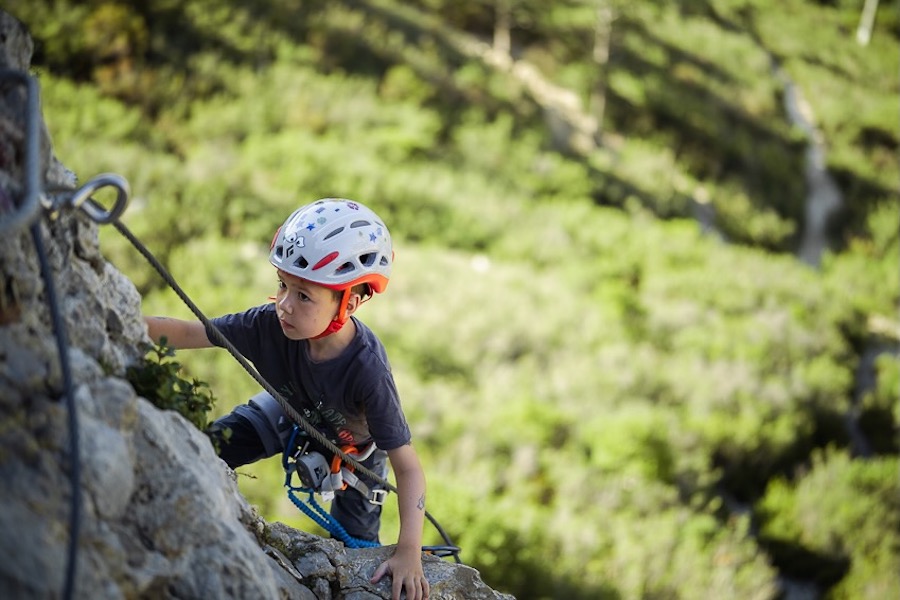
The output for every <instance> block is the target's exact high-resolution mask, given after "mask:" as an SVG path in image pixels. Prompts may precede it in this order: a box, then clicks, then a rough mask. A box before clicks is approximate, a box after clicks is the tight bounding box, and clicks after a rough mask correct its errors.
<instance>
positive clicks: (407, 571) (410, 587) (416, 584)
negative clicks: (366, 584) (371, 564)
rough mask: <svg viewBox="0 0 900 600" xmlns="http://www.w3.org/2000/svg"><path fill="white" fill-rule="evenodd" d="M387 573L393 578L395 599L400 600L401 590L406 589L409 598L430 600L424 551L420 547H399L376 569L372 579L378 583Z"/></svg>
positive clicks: (392, 588) (392, 586)
mask: <svg viewBox="0 0 900 600" xmlns="http://www.w3.org/2000/svg"><path fill="white" fill-rule="evenodd" d="M385 575H390V576H391V578H392V585H391V598H393V600H400V592H401V591H403V590H405V591H406V598H407V600H428V591H429V589H428V587H429V586H428V580H427V579H425V571H424V569H423V568H422V553H421V550H419V549H418V548H417V549H416V551H415V552H412V551H404V550H401V549H400V548H397V551H396V552H394V555H393V556H392V557H390V558H389V559H388V560H386V561H384V562H383V563H381V565H380V566H379V567H378V568H377V569H375V573H374V574H373V575H372V579H371V580H370V581H371V582H372V583H378V582H379V581H381V578H382V577H384V576H385Z"/></svg>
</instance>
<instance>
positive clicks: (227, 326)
mask: <svg viewBox="0 0 900 600" xmlns="http://www.w3.org/2000/svg"><path fill="white" fill-rule="evenodd" d="M210 323H211V324H212V325H213V326H215V327H216V329H218V330H219V331H220V332H221V333H222V335H224V336H225V338H226V339H227V340H228V341H229V342H231V343H232V344H233V345H234V346H235V348H237V350H238V352H240V353H241V354H242V355H244V356H245V357H246V358H248V359H250V360H251V361H253V360H255V358H256V357H258V356H260V355H261V354H262V353H263V350H264V348H265V344H266V342H267V341H268V342H269V344H271V341H272V340H273V339H277V338H276V337H274V334H280V333H281V332H280V331H278V330H277V328H278V319H277V317H276V315H275V305H274V304H264V305H262V306H257V307H254V308H251V309H249V310H246V311H244V312H240V313H233V314H229V315H223V316H221V317H216V318H214V319H210ZM206 337H208V338H209V340H210V342H212V343H213V344H214V345H216V346H220V347H222V346H224V344H221V343H220V342H219V340H217V339H216V337H215V335H214V334H213V333H212V332H211V327H207V328H206Z"/></svg>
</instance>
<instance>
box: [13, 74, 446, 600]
mask: <svg viewBox="0 0 900 600" xmlns="http://www.w3.org/2000/svg"><path fill="white" fill-rule="evenodd" d="M4 79H13V80H15V81H17V82H18V83H20V84H22V85H24V86H25V88H26V91H27V95H28V98H27V114H26V157H25V171H26V173H25V184H26V185H25V187H26V189H25V200H24V201H23V202H22V204H21V206H18V207H15V210H14V211H13V212H12V214H11V215H9V214H0V217H2V218H0V235H2V234H4V233H6V232H8V231H12V230H14V229H18V228H24V227H27V226H30V227H31V231H32V237H33V238H34V245H35V248H36V251H37V253H38V258H39V261H40V264H41V273H42V276H43V278H44V280H45V287H46V290H47V302H48V304H49V305H50V312H51V320H52V324H53V328H54V331H55V334H56V339H57V349H58V353H59V355H60V363H61V370H62V374H63V385H64V391H65V399H66V403H67V408H68V416H69V422H68V427H69V429H70V435H69V444H70V449H69V450H70V456H71V457H72V460H73V466H72V469H71V472H70V483H71V486H72V503H71V511H70V537H69V550H68V561H67V568H66V579H65V589H64V593H63V598H65V599H68V598H71V597H72V596H73V594H74V582H75V569H76V564H77V558H78V554H77V551H78V537H79V529H80V518H81V495H80V493H79V491H80V463H79V461H78V458H77V457H78V456H79V450H78V421H77V411H76V406H75V403H74V383H73V379H72V375H71V367H70V365H69V362H68V339H67V336H66V332H65V322H64V320H63V319H62V316H61V312H60V310H59V302H58V300H57V298H56V292H55V286H54V282H53V278H52V272H51V269H50V266H49V262H48V261H47V257H46V251H45V250H44V246H43V239H42V236H41V231H40V222H39V221H38V219H37V217H38V214H39V211H40V208H41V207H43V208H44V210H45V211H46V213H47V214H48V215H49V217H50V218H51V219H53V218H56V217H57V216H58V215H59V213H60V212H61V211H63V210H68V209H80V210H82V211H83V212H84V213H85V214H86V215H87V216H88V217H89V218H90V219H92V220H93V221H94V222H96V223H97V224H112V225H113V227H115V228H116V230H117V231H119V233H121V234H122V236H123V237H125V238H126V239H127V240H128V241H129V242H130V243H131V245H132V246H134V248H135V249H136V250H137V251H138V252H139V253H140V254H141V255H142V256H143V257H144V258H145V259H146V260H147V262H148V263H150V265H151V266H152V267H153V268H154V270H156V272H157V273H158V274H159V275H160V277H162V279H163V280H164V281H165V282H166V283H167V284H168V285H169V287H171V288H172V290H173V291H174V292H175V293H176V295H177V296H178V297H179V298H180V299H181V300H182V302H184V303H185V305H186V306H187V307H188V308H189V309H190V310H191V312H192V313H193V314H194V315H195V316H196V317H197V318H198V319H199V320H200V322H201V323H203V325H204V326H205V328H206V331H207V332H208V334H209V335H210V336H211V337H212V338H214V340H215V341H216V342H217V343H218V344H219V345H220V346H222V347H224V348H225V349H226V350H228V352H229V353H230V354H231V355H232V356H233V357H234V359H235V360H236V361H237V362H238V363H239V364H240V365H241V366H242V367H243V368H244V370H245V371H247V373H248V374H249V375H250V376H251V377H253V379H255V380H256V382H257V383H258V384H259V385H260V386H262V388H263V389H264V390H266V391H267V392H268V393H269V394H271V395H272V397H273V398H275V400H276V401H277V402H278V404H280V405H281V408H282V409H283V410H284V412H285V414H286V415H287V416H288V417H289V418H290V419H291V420H292V421H293V422H294V423H295V424H296V426H297V427H298V429H302V430H303V432H304V434H305V435H306V436H308V437H309V438H311V439H312V440H315V441H316V442H318V443H319V444H320V445H321V447H323V448H324V449H326V450H327V451H328V452H332V453H333V455H334V457H335V458H334V460H335V461H339V462H338V463H337V464H338V465H340V466H339V469H338V471H339V473H331V469H329V477H328V478H329V479H330V480H331V481H337V475H338V474H339V475H340V478H341V479H342V481H341V486H342V487H343V485H345V484H346V485H349V486H351V487H355V488H357V489H360V487H361V486H364V485H365V484H363V482H361V481H359V477H358V475H356V473H357V472H358V473H361V474H363V475H366V476H367V477H369V478H370V479H371V480H373V481H376V482H378V484H379V485H381V486H383V489H379V490H372V492H371V494H368V493H367V494H365V496H366V497H367V498H369V497H370V495H371V498H370V501H373V500H379V501H382V502H383V500H384V496H385V495H386V494H387V492H388V491H392V492H395V493H396V492H397V488H396V487H395V486H394V485H392V484H391V483H390V482H388V481H387V480H386V479H385V478H384V477H382V476H381V475H379V474H377V473H374V472H373V471H371V470H369V469H368V468H366V467H365V466H364V465H362V464H361V461H360V458H359V455H356V456H354V455H353V454H352V450H351V449H350V448H347V449H346V450H348V451H345V449H342V448H339V447H338V446H337V445H335V444H334V443H333V442H332V441H331V440H329V439H328V438H327V437H326V436H325V435H324V434H323V433H322V432H320V431H319V430H317V429H316V428H315V427H314V426H313V425H312V424H311V423H309V421H308V420H307V419H305V418H304V417H303V415H301V414H300V413H299V412H298V411H297V410H296V409H294V407H293V406H291V404H290V403H289V402H288V401H287V400H286V399H285V398H284V397H283V396H282V395H281V394H280V393H279V392H278V391H277V390H275V389H274V388H273V387H272V386H271V384H269V383H268V382H267V381H266V380H265V379H264V378H263V377H262V376H261V375H260V374H259V373H258V372H257V371H256V368H255V367H254V366H253V365H252V364H251V363H250V362H249V361H248V360H247V359H246V358H244V356H243V355H242V354H241V353H240V352H239V351H238V350H237V348H236V347H235V346H234V345H233V344H232V343H231V342H230V341H229V340H228V339H227V338H226V337H225V336H224V335H223V334H222V333H221V331H219V329H218V328H217V327H216V326H215V325H213V324H212V323H211V322H210V320H209V319H208V318H207V317H206V315H205V314H204V313H203V312H202V311H201V310H200V308H199V307H197V305H196V304H195V303H194V302H193V300H191V298H190V297H189V296H188V295H187V294H186V293H185V292H184V290H183V289H182V288H181V286H180V285H179V284H178V282H176V281H175V279H174V278H173V277H172V276H171V274H169V272H168V271H167V270H166V268H165V267H164V266H163V265H162V264H161V263H160V262H159V260H158V259H157V258H156V257H155V256H154V255H153V254H152V253H151V252H150V251H149V250H148V249H147V247H146V246H144V244H143V243H142V242H141V241H140V240H138V239H137V237H135V236H134V234H133V233H131V231H130V230H129V229H128V228H127V227H126V226H125V225H124V224H123V223H122V222H121V221H120V220H119V217H120V216H121V215H122V213H123V212H124V211H125V208H126V207H127V204H128V200H129V195H130V190H129V186H128V182H127V181H126V180H125V179H124V178H123V177H121V176H120V175H117V174H114V173H105V174H101V175H98V176H96V177H94V178H93V179H91V180H89V181H88V182H87V183H85V184H84V185H83V186H81V187H79V188H77V189H74V190H69V189H65V190H53V191H52V192H51V193H48V194H44V193H42V190H41V183H40V172H39V168H40V167H39V163H40V155H39V151H38V150H39V148H38V140H39V135H40V121H39V117H40V113H39V102H38V87H37V84H36V82H35V81H34V79H33V78H31V77H30V76H28V75H27V74H25V73H22V72H19V71H13V70H0V81H2V80H4ZM105 187H111V188H113V189H114V190H115V191H116V200H115V202H114V203H113V206H112V207H111V208H110V209H105V208H104V207H103V206H102V205H101V204H100V203H98V202H97V201H95V200H94V199H93V197H92V196H93V194H95V193H96V192H97V191H99V190H100V189H102V188H105ZM323 459H324V457H323ZM304 460H308V459H304ZM362 460H364V458H363V459H362ZM294 462H295V463H296V461H294ZM326 464H327V463H326ZM294 472H297V469H296V466H295V467H294V470H293V471H292V472H291V473H288V475H287V479H288V481H286V485H287V486H288V488H289V491H290V492H294V491H305V492H307V493H308V494H310V497H311V498H312V494H314V493H315V491H310V488H304V487H299V488H294V486H292V485H290V478H291V474H292V473H294ZM332 485H333V484H332ZM366 489H367V488H366ZM326 491H327V490H326ZM292 500H293V498H292ZM294 504H295V505H297V506H298V508H299V507H300V506H299V503H298V502H296V501H295V502H294ZM311 506H313V508H311V509H310V510H311V512H312V513H313V514H315V515H317V516H316V517H313V520H316V521H317V522H319V520H318V519H321V520H322V521H321V522H323V523H330V522H331V521H334V519H333V518H332V517H331V516H330V515H328V517H327V518H326V517H324V516H323V513H324V511H323V510H322V509H321V507H319V508H318V509H316V508H315V506H318V505H317V504H316V503H315V500H314V499H313V502H312V503H311ZM300 510H301V511H303V512H304V513H306V510H304V509H302V508H301V509H300ZM307 514H309V513H307ZM325 514H327V513H325ZM310 516H312V515H310ZM425 517H426V518H427V519H428V521H429V522H430V523H431V524H432V525H433V526H434V528H435V529H436V530H437V531H438V533H439V534H440V535H441V537H442V538H443V539H444V541H445V542H446V545H444V546H425V547H423V551H425V552H427V553H430V554H434V555H436V556H453V558H454V560H455V561H456V562H457V563H461V560H460V558H459V552H460V549H459V547H457V546H455V545H454V544H453V543H452V541H451V540H450V537H449V535H448V534H447V533H446V531H444V529H443V528H442V527H441V526H440V524H439V523H438V522H437V521H436V520H435V519H434V517H433V516H432V515H431V514H430V513H429V512H428V511H427V510H426V511H425ZM334 523H335V524H336V525H337V526H336V527H335V526H334V525H331V528H333V529H334V531H335V532H336V533H335V535H336V537H338V538H339V539H341V536H342V534H341V533H340V532H341V530H343V527H341V526H340V524H339V523H337V522H336V521H334ZM326 529H328V530H329V531H331V529H329V528H328V527H326ZM343 535H346V537H348V538H349V537H350V536H349V535H347V534H346V531H344V532H343ZM359 541H360V542H363V541H364V540H359ZM352 543H354V542H352V538H351V544H352ZM367 543H369V544H371V542H367ZM348 545H350V544H348ZM351 547H360V546H351Z"/></svg>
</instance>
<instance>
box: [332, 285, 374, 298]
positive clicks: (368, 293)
mask: <svg viewBox="0 0 900 600" xmlns="http://www.w3.org/2000/svg"><path fill="white" fill-rule="evenodd" d="M350 293H351V294H357V295H358V296H359V297H360V298H362V299H363V300H364V301H365V300H368V299H369V298H371V297H372V296H374V294H373V293H372V288H371V287H369V284H368V283H360V284H357V285H354V286H353V287H352V288H350ZM343 296H344V290H334V297H335V298H336V299H337V301H338V302H340V301H341V298H343Z"/></svg>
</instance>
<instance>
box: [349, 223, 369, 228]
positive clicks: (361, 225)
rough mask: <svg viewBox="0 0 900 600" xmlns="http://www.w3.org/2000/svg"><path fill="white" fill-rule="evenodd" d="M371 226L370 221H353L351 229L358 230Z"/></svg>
mask: <svg viewBox="0 0 900 600" xmlns="http://www.w3.org/2000/svg"><path fill="white" fill-rule="evenodd" d="M369 225H371V223H369V222H368V221H353V222H352V223H350V229H356V228H357V227H367V226H369Z"/></svg>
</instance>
